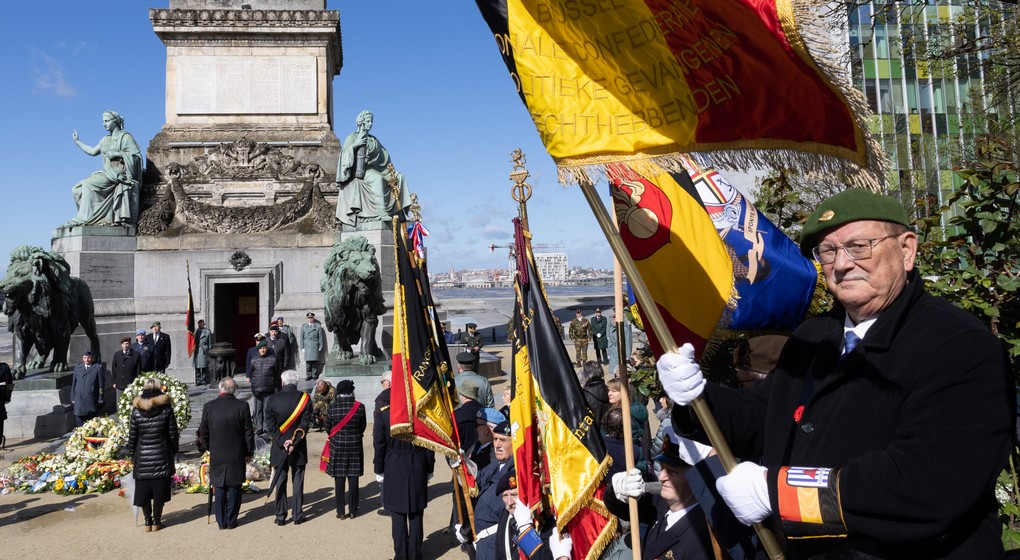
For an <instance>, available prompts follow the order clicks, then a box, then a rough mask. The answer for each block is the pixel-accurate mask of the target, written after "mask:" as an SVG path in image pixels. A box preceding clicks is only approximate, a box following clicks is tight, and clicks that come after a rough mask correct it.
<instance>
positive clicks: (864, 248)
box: [811, 234, 900, 264]
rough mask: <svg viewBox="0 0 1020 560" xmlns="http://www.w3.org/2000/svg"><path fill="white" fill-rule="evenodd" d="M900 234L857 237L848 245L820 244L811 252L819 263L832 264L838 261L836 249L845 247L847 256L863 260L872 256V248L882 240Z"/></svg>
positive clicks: (855, 259) (854, 259)
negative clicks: (869, 237)
mask: <svg viewBox="0 0 1020 560" xmlns="http://www.w3.org/2000/svg"><path fill="white" fill-rule="evenodd" d="M899 236H900V234H896V235H887V236H885V237H876V238H874V239H857V240H854V241H851V242H849V243H847V244H846V245H819V246H817V247H815V248H814V249H811V254H812V255H814V257H815V260H816V261H818V263H819V264H832V263H833V262H835V261H836V251H839V250H840V249H843V252H845V253H846V256H848V257H850V260H852V261H863V260H866V259H870V258H871V250H872V249H873V248H874V247H875V245H878V244H879V243H881V242H882V241H885V240H886V239H889V238H890V237H899Z"/></svg>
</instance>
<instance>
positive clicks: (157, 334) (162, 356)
mask: <svg viewBox="0 0 1020 560" xmlns="http://www.w3.org/2000/svg"><path fill="white" fill-rule="evenodd" d="M151 328H152V334H150V335H149V337H148V339H149V341H151V342H152V369H153V370H155V371H158V372H160V373H166V368H168V367H170V358H171V357H172V356H173V346H172V345H171V344H170V335H168V334H166V333H165V332H163V327H162V325H160V324H159V321H156V322H154V323H152V327H151Z"/></svg>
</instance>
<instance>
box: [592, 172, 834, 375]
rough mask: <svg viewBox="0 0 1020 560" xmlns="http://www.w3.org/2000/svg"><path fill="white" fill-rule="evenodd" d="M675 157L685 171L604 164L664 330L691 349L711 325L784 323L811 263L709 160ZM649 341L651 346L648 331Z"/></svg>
mask: <svg viewBox="0 0 1020 560" xmlns="http://www.w3.org/2000/svg"><path fill="white" fill-rule="evenodd" d="M683 161H684V165H685V168H686V169H689V170H690V173H688V172H687V171H682V172H679V173H670V172H666V171H664V170H660V172H659V173H658V174H657V175H652V176H651V177H649V176H645V175H644V174H642V173H638V172H637V171H635V170H634V169H631V168H630V167H628V166H626V165H623V164H616V165H612V166H610V168H609V174H610V194H611V195H612V198H613V204H614V207H615V209H616V215H617V219H618V222H619V224H620V236H621V237H622V238H623V242H624V245H625V246H626V247H627V251H628V252H629V253H630V254H631V257H633V259H634V261H635V263H636V264H637V267H638V270H640V271H641V277H642V278H643V279H644V280H645V283H646V285H647V286H648V289H649V291H650V292H651V294H652V297H653V298H654V299H655V301H656V303H657V305H658V306H659V311H660V312H661V313H662V316H663V319H665V321H666V324H667V326H668V327H669V330H670V332H671V333H672V334H673V337H674V339H675V340H677V341H679V342H681V343H683V342H690V343H691V344H692V345H693V346H694V347H695V351H696V353H698V354H700V352H701V350H702V349H703V348H704V345H705V342H706V341H707V340H708V338H709V337H710V336H711V334H712V332H713V331H714V330H715V329H717V328H726V329H734V330H792V329H793V328H794V327H796V326H797V325H798V324H800V322H801V321H802V320H803V319H804V315H805V313H806V312H807V309H808V306H809V305H810V303H811V297H812V295H813V294H814V289H815V284H816V281H817V279H818V272H817V269H816V268H815V266H814V264H812V263H811V261H809V260H807V259H806V258H804V257H803V256H802V255H801V253H800V249H799V248H798V247H797V246H796V245H795V244H794V243H793V241H791V240H790V238H789V237H787V236H786V234H784V233H783V232H782V231H780V230H779V228H777V227H776V226H775V225H773V224H772V222H770V221H769V220H768V218H766V217H765V216H763V215H762V214H761V213H760V212H758V210H757V209H756V208H755V207H754V206H753V205H751V204H750V203H749V202H748V201H747V199H746V198H745V197H744V196H743V195H742V194H740V192H739V191H737V189H735V188H734V187H733V186H732V185H731V184H730V183H729V182H727V181H726V180H725V179H724V178H723V177H722V175H720V174H719V173H718V172H717V171H716V170H715V169H712V168H710V167H701V166H698V165H697V164H696V163H695V162H694V161H693V160H691V159H689V158H686V157H685V158H684V159H683ZM638 311H639V312H640V307H639V308H638ZM649 331H651V329H649ZM649 343H650V345H651V346H652V352H653V353H654V354H655V355H656V356H659V355H661V353H662V347H661V345H660V344H659V342H658V337H656V336H655V333H654V332H649Z"/></svg>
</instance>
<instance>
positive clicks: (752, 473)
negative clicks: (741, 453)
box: [715, 462, 772, 525]
mask: <svg viewBox="0 0 1020 560" xmlns="http://www.w3.org/2000/svg"><path fill="white" fill-rule="evenodd" d="M767 473H768V469H767V468H765V467H763V466H761V465H756V464H754V463H750V462H747V463H740V464H739V465H737V466H736V468H734V469H733V472H731V473H730V474H728V475H726V476H722V477H720V478H719V480H716V481H715V487H716V489H717V490H719V494H720V495H721V496H722V499H723V501H724V502H726V505H728V506H730V509H731V510H733V515H734V516H735V517H736V518H737V519H738V520H739V521H740V522H741V523H743V524H744V525H751V524H752V523H757V522H759V521H762V520H763V519H765V518H766V517H768V516H769V515H770V514H771V513H772V504H771V503H770V502H769V483H768V480H767V479H766V474H767Z"/></svg>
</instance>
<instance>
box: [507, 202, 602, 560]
mask: <svg viewBox="0 0 1020 560" xmlns="http://www.w3.org/2000/svg"><path fill="white" fill-rule="evenodd" d="M515 224H516V229H517V238H518V247H517V255H518V272H517V279H516V282H515V291H516V293H517V302H516V305H515V308H514V316H513V333H512V337H513V340H512V345H513V370H512V379H511V384H512V387H513V394H512V398H511V400H510V423H511V429H512V430H513V431H512V436H513V448H514V463H515V465H516V468H517V484H518V486H517V488H518V491H519V493H520V499H521V501H522V502H524V503H525V504H527V505H528V506H529V507H530V508H531V509H532V510H533V511H540V510H543V509H544V508H545V505H544V504H545V503H547V504H548V506H549V507H550V508H551V512H552V514H553V515H555V517H556V525H557V527H558V528H559V530H560V531H561V532H563V531H568V532H569V533H570V536H571V539H572V541H573V543H574V553H573V558H574V559H590V560H594V559H596V558H598V557H599V555H600V554H601V553H602V551H603V550H604V548H605V547H606V545H607V544H608V543H609V542H610V540H612V538H613V536H615V533H616V523H617V521H616V518H615V517H614V516H612V515H610V514H609V511H608V510H607V509H606V507H605V505H604V504H603V502H602V495H603V492H604V491H605V484H604V482H605V481H604V480H603V478H604V477H605V474H606V471H607V470H608V468H609V464H610V462H611V459H610V458H609V455H608V454H607V453H606V449H605V444H604V443H603V441H602V436H601V434H599V432H598V425H597V424H596V422H595V418H594V415H593V413H592V411H591V409H590V408H589V407H588V404H587V402H586V401H585V398H584V395H583V394H582V392H581V386H580V384H579V383H578V381H577V375H576V373H575V372H574V368H573V364H572V362H571V360H570V357H569V355H568V354H567V350H566V348H565V347H564V346H563V340H562V338H561V336H560V332H558V329H557V328H556V327H555V324H554V322H553V316H552V312H551V311H550V309H549V306H548V303H547V302H546V299H545V295H544V293H543V290H542V285H541V280H540V279H539V277H538V274H537V273H536V271H535V264H534V262H533V261H532V259H531V256H530V252H529V251H526V250H525V248H524V247H523V234H522V232H521V225H520V219H519V218H518V219H515ZM544 500H546V501H544Z"/></svg>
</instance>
